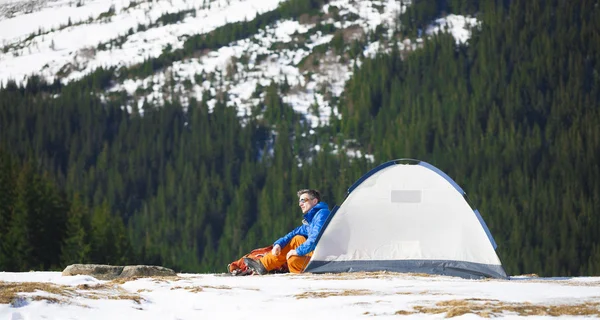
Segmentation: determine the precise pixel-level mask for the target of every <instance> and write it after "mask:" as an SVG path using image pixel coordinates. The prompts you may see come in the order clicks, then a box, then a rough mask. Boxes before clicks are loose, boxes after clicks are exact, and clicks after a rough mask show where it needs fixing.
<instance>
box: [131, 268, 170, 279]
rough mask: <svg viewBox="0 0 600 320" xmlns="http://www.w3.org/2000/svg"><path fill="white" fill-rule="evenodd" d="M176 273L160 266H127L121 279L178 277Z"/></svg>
mask: <svg viewBox="0 0 600 320" xmlns="http://www.w3.org/2000/svg"><path fill="white" fill-rule="evenodd" d="M176 275H177V274H176V273H175V271H173V270H171V269H169V268H165V267H159V266H144V265H141V266H126V267H125V268H123V272H121V276H120V278H130V277H151V276H163V277H164V276H176Z"/></svg>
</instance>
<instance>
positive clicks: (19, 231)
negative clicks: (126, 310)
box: [0, 0, 600, 276]
mask: <svg viewBox="0 0 600 320" xmlns="http://www.w3.org/2000/svg"><path fill="white" fill-rule="evenodd" d="M326 2H327V1H325V0H290V1H287V2H284V3H283V4H282V5H281V6H280V7H279V8H278V9H277V10H274V11H271V12H267V13H265V14H261V15H258V16H257V17H256V18H255V19H254V20H251V21H244V22H240V23H234V24H228V25H225V26H223V27H220V28H217V29H216V30H214V31H213V32H211V33H209V34H207V35H202V36H193V37H190V38H189V39H187V40H186V43H185V45H184V47H183V49H179V50H175V51H172V52H168V53H164V54H163V55H161V56H160V57H157V58H154V59H148V60H147V61H145V62H144V63H142V64H140V65H137V66H132V67H129V68H123V69H122V70H119V72H116V70H114V69H102V68H100V69H97V70H96V71H95V72H93V73H92V74H90V75H88V76H86V77H84V78H83V79H81V80H79V81H75V82H72V83H69V84H67V85H65V84H62V83H60V82H59V81H56V82H54V83H47V82H45V81H43V80H42V79H41V78H39V77H37V76H32V77H31V78H30V79H29V81H27V84H26V85H18V84H16V83H14V82H9V83H8V84H6V85H4V86H2V87H1V88H0V134H1V135H0V270H2V271H28V270H62V269H63V268H64V267H66V266H67V265H68V264H71V263H103V264H120V265H123V264H155V265H162V266H165V267H169V268H173V269H175V270H176V271H178V272H218V273H221V272H225V269H226V266H227V264H228V263H230V262H231V261H234V260H237V259H238V258H239V257H241V256H242V255H243V254H245V253H247V252H249V251H250V250H252V249H254V248H257V247H262V246H267V245H270V244H271V243H272V242H273V241H274V240H276V239H277V238H279V237H280V236H282V235H283V234H285V233H286V232H288V231H289V230H290V229H292V228H293V227H295V226H297V225H299V224H300V223H301V220H302V214H301V212H300V209H299V208H298V204H297V201H298V200H297V196H296V191H297V190H299V189H304V188H315V189H318V190H319V191H321V193H322V195H323V201H325V202H327V203H328V204H329V206H330V207H331V208H332V207H333V206H334V205H339V204H341V203H342V202H343V200H344V197H345V196H346V192H347V189H348V188H349V187H350V186H351V185H352V184H353V183H354V182H355V181H356V180H357V179H359V178H360V177H361V176H362V175H363V174H365V173H366V172H368V171H369V170H370V169H372V168H374V167H376V166H377V165H379V164H381V163H383V162H386V161H388V160H392V159H399V158H413V159H420V160H423V161H426V162H428V163H430V164H432V165H434V166H436V167H438V168H440V169H441V170H443V171H444V172H446V173H447V174H448V175H449V176H450V177H452V178H453V179H454V180H455V181H456V182H457V183H458V184H459V185H460V186H461V187H462V188H463V189H464V190H465V191H466V192H467V194H468V195H469V199H470V201H471V203H472V204H473V205H474V206H475V207H476V208H477V209H479V211H480V212H481V215H482V217H483V218H484V220H485V221H486V223H487V225H488V227H489V228H490V231H491V233H492V234H493V235H494V238H495V240H496V242H497V243H498V255H499V257H500V259H501V260H502V263H503V265H504V267H505V269H506V272H507V274H509V275H518V274H531V273H535V274H539V275H541V276H583V275H588V276H591V275H600V217H599V215H598V214H596V212H600V167H599V166H598V163H600V125H599V124H600V4H599V3H598V1H596V0H580V1H562V0H550V1H546V2H540V1H530V0H513V1H506V0H483V1H470V0H437V1H416V0H413V1H412V2H413V3H412V4H411V5H410V6H408V7H407V10H406V12H405V13H404V14H403V15H401V16H400V17H399V20H400V24H399V25H401V26H402V28H398V29H397V30H394V33H393V34H394V35H393V39H395V41H399V42H400V41H402V40H403V39H406V38H411V39H414V38H415V37H416V36H417V35H418V34H419V33H420V30H422V28H423V27H424V26H426V25H428V24H429V23H430V22H431V21H432V20H434V19H435V18H437V17H441V16H444V15H448V14H452V13H454V14H462V15H470V16H474V17H476V18H477V19H478V21H479V22H480V24H479V25H477V26H473V34H472V36H471V38H470V39H469V41H468V43H457V42H456V41H455V39H454V38H453V37H452V36H451V35H449V34H446V33H440V34H438V35H436V36H432V37H429V38H424V41H423V43H422V45H420V48H419V49H417V50H413V51H406V50H400V49H399V46H398V45H396V44H394V43H391V47H392V49H391V51H390V52H389V53H381V54H378V55H377V56H376V57H375V58H364V59H363V60H362V63H361V64H360V66H358V64H355V67H354V68H355V70H354V73H353V76H352V78H351V79H350V80H349V81H348V82H347V83H346V87H345V90H344V93H343V94H342V96H341V97H340V99H339V100H338V101H335V103H336V104H337V110H338V111H339V113H340V114H341V116H340V117H334V116H332V118H331V119H332V121H331V122H330V123H329V124H327V125H322V126H319V127H318V128H311V126H310V124H309V123H308V122H307V121H306V119H305V117H304V116H303V115H302V114H298V113H296V112H295V111H294V110H293V109H292V108H291V106H289V105H287V104H286V103H284V101H283V100H282V98H281V93H282V92H284V91H285V90H289V88H287V87H286V86H285V85H278V84H276V83H275V82H273V83H272V84H271V85H270V86H268V87H264V88H262V89H261V90H262V94H261V95H260V96H261V103H259V104H258V105H256V106H255V108H253V110H252V112H249V113H248V114H246V115H244V116H240V115H239V114H238V111H237V109H236V108H235V107H232V106H228V105H227V103H226V102H227V101H225V100H220V101H218V102H217V103H216V105H215V106H214V107H212V108H211V107H209V105H208V103H207V101H208V100H209V99H210V98H212V97H211V96H210V93H209V92H206V93H205V94H204V97H203V98H202V99H197V100H194V99H192V100H191V101H190V102H189V105H186V106H183V105H181V104H180V103H179V102H177V101H178V99H171V101H167V102H165V104H164V105H160V106H157V105H153V104H151V103H149V102H148V103H144V105H143V107H142V108H141V109H139V110H138V109H134V110H133V111H131V112H128V111H127V110H126V109H124V108H122V106H123V105H127V104H128V97H127V96H126V95H125V94H112V95H110V97H109V98H108V99H101V97H100V95H99V94H100V93H102V92H104V90H106V89H107V88H108V87H109V86H110V84H111V83H112V82H113V81H115V80H117V79H118V78H119V77H124V76H132V75H133V76H139V77H141V76H143V75H147V74H152V73H153V72H155V71H156V70H159V69H161V68H164V67H165V66H167V65H169V64H171V63H172V62H173V61H177V60H180V59H182V58H184V57H189V56H192V55H194V54H195V53H197V52H199V51H202V50H215V49H218V48H219V47H222V46H225V45H227V44H228V43H230V42H231V41H234V40H237V39H242V38H245V37H248V35H249V34H252V33H254V32H256V30H259V29H261V28H264V27H265V26H266V25H269V24H271V23H274V22H276V21H277V20H279V19H284V18H285V19H297V18H299V17H300V16H302V15H312V16H318V15H320V14H322V13H321V12H320V8H322V6H323V4H324V3H326ZM379 36H381V32H380V33H379V34H378V33H377V32H375V33H373V34H370V35H368V37H371V38H373V37H379ZM338 40H340V39H338ZM340 41H341V43H337V44H335V46H336V48H340V47H344V46H347V47H352V46H357V45H358V46H360V45H361V43H358V42H357V43H354V44H352V43H346V44H345V43H343V39H341V40H340ZM336 48H324V50H335V49H336ZM355 58H357V57H355ZM358 58H360V57H358ZM166 90H167V91H168V88H167V89H166ZM173 94H174V95H176V93H173ZM225 96H226V95H225ZM223 99H225V98H223ZM315 146H319V148H315ZM350 148H351V149H353V150H360V151H361V152H362V156H359V157H356V156H349V155H348V153H347V152H345V151H346V150H348V149H350ZM365 155H372V156H373V158H374V161H373V160H372V159H373V158H370V157H367V156H365Z"/></svg>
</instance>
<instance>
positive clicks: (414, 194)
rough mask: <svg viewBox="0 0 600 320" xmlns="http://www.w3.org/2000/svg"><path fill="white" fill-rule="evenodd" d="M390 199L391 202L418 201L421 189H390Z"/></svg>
mask: <svg viewBox="0 0 600 320" xmlns="http://www.w3.org/2000/svg"><path fill="white" fill-rule="evenodd" d="M391 200H392V202H393V203H394V202H396V203H398V202H399V203H420V202H421V190H392V195H391Z"/></svg>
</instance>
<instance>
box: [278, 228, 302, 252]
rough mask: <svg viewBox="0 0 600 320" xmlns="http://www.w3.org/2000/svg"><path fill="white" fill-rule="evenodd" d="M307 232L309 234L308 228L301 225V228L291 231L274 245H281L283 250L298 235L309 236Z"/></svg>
mask: <svg viewBox="0 0 600 320" xmlns="http://www.w3.org/2000/svg"><path fill="white" fill-rule="evenodd" d="M306 232H307V230H306V226H305V225H301V226H299V227H297V228H296V229H294V230H292V231H290V232H289V233H288V234H286V235H285V236H283V237H281V238H279V239H277V241H275V242H274V243H273V245H279V246H280V247H282V248H283V247H285V246H286V245H287V244H288V243H290V240H292V238H293V237H295V236H296V235H299V234H302V235H304V234H307V233H306Z"/></svg>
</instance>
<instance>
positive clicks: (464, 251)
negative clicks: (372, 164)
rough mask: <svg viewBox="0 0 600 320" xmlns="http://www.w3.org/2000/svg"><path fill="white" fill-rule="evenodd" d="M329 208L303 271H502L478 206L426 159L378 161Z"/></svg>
mask: <svg viewBox="0 0 600 320" xmlns="http://www.w3.org/2000/svg"><path fill="white" fill-rule="evenodd" d="M407 162H408V164H407ZM336 209H337V210H336ZM336 209H334V212H332V214H331V216H330V219H329V220H328V221H327V223H326V225H325V226H324V228H323V230H322V232H321V235H320V238H319V240H318V244H317V246H316V248H315V251H314V253H313V256H312V259H311V262H310V263H309V264H308V266H307V268H306V270H305V271H306V272H313V273H324V272H352V271H379V270H388V271H399V272H420V273H433V274H444V275H454V276H461V277H467V278H481V277H497V278H506V273H505V271H504V269H503V268H502V264H501V262H500V259H499V258H498V255H497V254H496V251H495V247H496V244H495V242H494V239H493V238H492V236H491V233H490V232H489V230H488V228H487V226H486V225H485V222H484V221H483V219H482V218H481V215H480V214H479V212H478V211H476V210H473V209H472V208H471V206H470V205H469V203H468V202H467V200H466V198H465V193H464V191H463V190H462V189H461V188H460V187H459V186H458V185H457V184H456V183H455V182H454V181H453V180H452V179H451V178H450V177H448V176H447V175H446V174H444V173H443V172H442V171H440V170H439V169H437V168H435V167H434V166H432V165H430V164H428V163H425V162H422V161H418V160H406V159H400V160H394V161H390V162H387V163H384V164H382V165H380V166H379V167H377V168H375V169H373V170H371V171H370V172H369V173H367V174H366V175H365V176H364V177H362V178H361V179H359V181H357V183H355V185H354V186H352V187H351V188H350V189H349V193H348V195H347V197H346V199H345V200H344V202H343V203H342V205H341V206H340V207H339V208H336Z"/></svg>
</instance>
